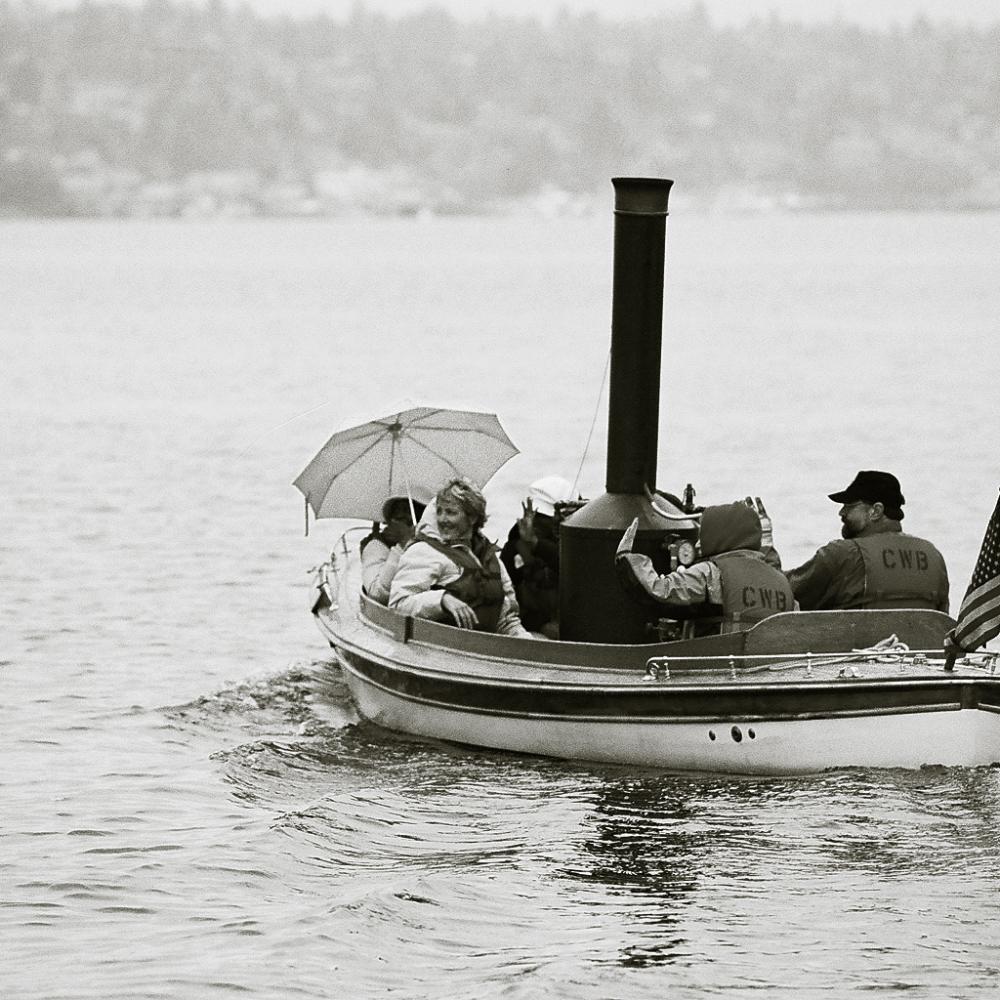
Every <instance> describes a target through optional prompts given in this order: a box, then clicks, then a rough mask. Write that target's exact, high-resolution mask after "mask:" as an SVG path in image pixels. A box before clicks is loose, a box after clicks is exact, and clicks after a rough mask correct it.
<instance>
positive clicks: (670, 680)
mask: <svg viewBox="0 0 1000 1000" xmlns="http://www.w3.org/2000/svg"><path fill="white" fill-rule="evenodd" d="M317 595H318V596H317ZM338 601H339V602H340V603H339V604H338ZM313 611H314V613H315V614H316V617H317V620H318V623H319V625H320V629H321V631H322V632H323V634H324V635H325V636H326V637H327V639H328V640H329V642H330V645H331V646H332V647H333V648H334V649H335V650H336V656H337V661H338V663H339V665H340V667H341V669H342V671H343V674H344V676H345V678H346V681H347V683H348V686H349V688H350V691H351V694H352V696H353V698H354V700H355V702H356V704H357V708H358V711H359V713H360V714H361V715H362V716H363V717H364V718H366V719H368V720H370V721H371V722H373V723H376V724H377V725H380V726H383V727H385V728H387V729H391V730H396V731H399V732H404V733H410V734H413V735H417V736H423V737H429V738H434V739H440V740H448V741H452V742H456V743H463V744H470V745H474V746H479V747H487V748H493V749H497V750H507V751H513V752H518V753H528V754H538V755H543V756H548V757H555V758H563V759H571V760H582V761H595V762H604V763H611V764H619V765H626V766H633V767H651V768H662V769H665V770H671V771H699V772H717V773H730V774H749V775H778V774H796V773H807V772H816V771H823V770H828V769H833V768H844V767H875V768H919V767H924V766H935V765H941V766H963V767H977V766H986V765H991V764H995V763H998V762H1000V677H997V676H995V675H994V673H993V671H992V669H988V668H987V667H986V666H985V665H984V664H978V665H974V664H966V665H964V666H961V667H960V668H959V669H958V670H955V671H946V670H945V669H944V664H943V661H941V660H938V661H932V660H927V658H926V657H924V656H920V657H912V656H897V657H895V658H893V657H888V658H886V657H883V656H870V655H869V656H865V655H864V654H862V653H858V654H857V655H855V651H856V648H857V645H856V643H855V645H854V646H852V645H851V644H850V643H851V642H852V641H854V640H856V639H857V638H858V637H859V636H865V635H866V632H865V630H867V638H866V639H865V641H868V642H870V641H871V636H872V635H876V634H879V633H880V630H882V629H883V628H884V627H886V625H887V623H888V624H892V623H895V624H897V625H899V624H902V625H906V624H907V621H908V619H907V617H906V616H907V615H910V616H918V617H913V620H912V622H910V624H911V625H912V627H913V628H914V629H915V630H916V631H915V634H917V635H926V629H927V628H929V629H930V630H931V634H934V630H935V629H938V628H940V627H941V625H942V623H941V622H939V621H938V620H937V619H936V618H935V616H937V615H938V613H937V612H877V611H874V612H846V613H840V612H820V613H818V614H819V615H820V616H823V615H828V616H830V617H829V618H822V617H820V618H814V619H812V621H813V623H816V622H818V627H819V628H820V631H819V632H817V631H813V632H811V633H810V634H809V638H810V639H815V640H821V639H822V638H823V636H824V635H825V633H824V631H823V630H824V629H827V627H829V628H832V629H833V630H834V631H835V632H836V631H837V630H839V634H840V636H841V640H843V639H845V637H846V641H847V645H842V646H841V648H844V649H846V650H847V652H846V653H844V654H836V653H835V654H832V655H831V654H829V653H826V654H819V655H817V656H815V657H814V656H813V654H809V656H810V657H811V658H810V659H809V660H808V661H806V660H805V657H804V656H802V654H797V655H798V656H799V658H800V660H801V662H797V663H789V662H787V661H784V660H782V659H781V658H780V656H778V654H764V655H761V656H757V657H756V658H755V655H754V654H753V652H752V650H753V649H755V648H759V647H760V646H761V643H762V642H763V644H764V647H767V646H768V642H770V641H782V642H783V641H786V640H787V635H788V629H789V628H791V629H792V630H793V631H792V634H793V635H794V634H795V630H798V629H800V628H801V627H802V626H803V624H806V625H809V623H810V621H811V620H810V619H809V617H808V616H807V615H805V614H803V613H800V612H796V613H793V614H791V615H788V616H784V617H787V618H788V623H787V625H785V624H783V623H782V622H780V621H776V619H775V618H772V619H768V620H767V623H762V625H764V624H766V625H767V629H766V630H765V629H763V627H762V626H758V630H760V633H761V634H765V633H766V635H765V639H764V640H761V638H760V635H757V636H755V635H754V632H751V633H746V634H745V635H746V639H745V642H744V638H743V637H741V638H740V642H743V643H744V644H743V646H741V647H740V650H741V651H740V652H739V653H735V654H733V655H731V656H728V657H727V656H725V655H723V656H719V655H705V656H701V655H698V656H695V655H691V654H690V651H689V647H686V648H687V649H688V652H678V651H677V650H676V649H672V648H668V647H670V644H665V645H661V646H659V647H656V646H650V647H646V646H643V647H637V646H600V645H593V644H582V643H560V642H541V641H538V642H532V641H529V640H519V639H510V638H507V637H500V636H486V635H482V634H479V633H468V632H465V631H464V630H461V629H455V628H449V627H447V626H442V625H435V624H434V623H428V622H420V621H414V620H412V619H408V618H403V617H402V616H398V615H394V614H393V613H392V612H389V611H388V609H385V608H382V607H380V606H376V605H373V604H372V603H371V602H368V601H366V600H359V598H358V596H357V590H356V588H355V586H354V584H353V581H352V579H351V577H350V576H348V577H347V579H346V580H338V579H335V575H328V576H327V578H326V581H325V583H324V584H323V585H322V586H321V587H320V588H319V590H318V591H317V592H316V594H314V600H313ZM941 617H942V618H945V619H946V616H941ZM946 620H947V619H946ZM768 623H770V624H768ZM914 623H915V624H914ZM852 629H853V630H854V631H851V630H852ZM858 629H861V631H860V632H859V631H858ZM921 629H924V630H925V631H924V632H923V633H921V631H920V630H921ZM941 634H943V633H941ZM775 635H777V637H778V639H777V640H775V639H774V637H775ZM751 637H754V639H753V641H751ZM714 638H715V639H719V640H720V642H721V641H722V640H721V637H714ZM827 640H829V636H827ZM713 641H714V640H713ZM726 641H729V640H726ZM699 642H703V640H699ZM755 643H756V645H755ZM675 645H676V644H675ZM705 648H707V649H708V650H709V653H711V650H712V649H718V648H722V647H721V645H720V644H719V643H716V645H715V646H713V645H712V643H711V642H709V643H708V644H707V646H704V645H703V646H699V650H701V649H705ZM798 648H799V649H801V646H800V647H798ZM665 652H670V653H671V654H672V656H673V658H672V659H671V660H670V661H669V662H670V665H671V666H670V668H668V669H667V670H664V671H662V673H661V674H660V675H657V676H650V674H649V673H648V672H647V670H646V669H645V668H646V666H647V660H648V658H649V657H657V656H660V657H662V656H663V655H664V653H665ZM838 657H839V658H838ZM845 657H846V660H845ZM719 660H721V661H722V664H719V663H718V662H716V661H719ZM760 660H763V661H764V662H763V664H761V663H759V662H758V661H760ZM737 661H738V663H737ZM726 664H728V667H727V666H726ZM755 665H756V666H755Z"/></svg>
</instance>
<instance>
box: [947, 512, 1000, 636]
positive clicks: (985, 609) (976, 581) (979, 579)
mask: <svg viewBox="0 0 1000 1000" xmlns="http://www.w3.org/2000/svg"><path fill="white" fill-rule="evenodd" d="M998 633H1000V500H998V501H997V506H996V509H995V510H994V511H993V516H992V517H991V518H990V523H989V526H988V527H987V528H986V537H985V538H983V547H982V548H981V549H980V550H979V558H978V559H977V560H976V568H975V570H973V573H972V582H971V583H970V584H969V589H968V590H967V591H966V592H965V598H964V600H963V601H962V607H961V608H960V609H959V612H958V624H957V625H956V626H955V631H954V638H955V642H956V643H957V644H958V645H959V646H961V648H962V649H964V650H968V651H971V650H974V649H978V648H979V647H980V646H982V645H984V644H985V643H987V642H989V641H990V639H993V638H994V637H995V636H996V635H997V634H998Z"/></svg>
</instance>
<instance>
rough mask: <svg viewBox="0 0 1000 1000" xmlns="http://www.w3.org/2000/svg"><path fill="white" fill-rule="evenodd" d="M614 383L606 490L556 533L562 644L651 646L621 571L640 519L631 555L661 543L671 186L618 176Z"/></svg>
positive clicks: (643, 613)
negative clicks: (625, 536)
mask: <svg viewBox="0 0 1000 1000" xmlns="http://www.w3.org/2000/svg"><path fill="white" fill-rule="evenodd" d="M612 184H614V187H615V237H614V287H613V295H614V297H613V300H612V305H611V385H610V400H609V407H608V457H607V475H606V479H605V489H606V490H607V492H606V493H604V494H602V495H601V496H599V497H595V498H594V499H593V500H591V501H590V502H589V503H588V504H586V506H584V507H582V508H581V509H580V510H578V511H577V512H576V513H575V514H573V515H572V516H571V517H569V518H568V519H567V520H566V521H564V522H563V524H562V525H561V527H560V531H559V559H560V571H559V637H560V639H568V640H570V641H574V642H597V643H642V642H648V641H650V633H649V630H648V628H647V621H648V609H646V608H644V607H642V606H641V605H640V604H639V603H638V602H636V601H635V600H633V599H632V597H631V596H630V595H628V594H626V593H625V592H624V591H623V590H622V588H621V585H620V584H619V582H618V577H617V575H616V573H615V567H614V561H615V549H616V548H617V547H618V542H619V540H620V539H621V536H622V532H623V531H624V530H625V529H626V528H627V527H628V526H629V524H631V523H632V520H633V518H638V520H639V530H638V533H637V535H636V542H635V551H636V552H646V554H647V555H650V556H652V555H654V553H656V551H657V547H658V546H659V544H660V542H661V540H662V538H663V522H662V520H660V519H656V517H655V515H654V514H653V513H652V512H651V509H650V506H649V504H648V502H647V501H646V498H645V488H646V487H647V486H649V488H650V489H653V488H654V487H655V485H656V448H657V425H658V423H659V410H660V341H661V338H662V334H663V265H664V257H665V247H666V223H667V198H668V196H669V194H670V187H671V185H672V184H673V181H668V180H661V179H658V178H645V177H616V178H614V179H613V180H612Z"/></svg>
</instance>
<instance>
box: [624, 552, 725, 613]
mask: <svg viewBox="0 0 1000 1000" xmlns="http://www.w3.org/2000/svg"><path fill="white" fill-rule="evenodd" d="M616 561H617V562H618V565H619V572H621V570H622V569H625V568H626V567H627V569H628V571H629V572H630V574H631V579H632V581H633V583H634V584H635V585H637V586H638V587H639V588H640V589H641V591H642V592H644V593H645V594H646V595H647V596H649V597H651V598H653V599H654V600H655V601H657V602H658V603H660V604H675V605H681V606H683V607H690V606H691V605H693V604H721V603H722V577H721V574H720V573H719V569H718V567H717V566H716V565H715V564H714V563H712V562H709V561H707V560H706V561H702V562H696V563H695V564H694V565H693V566H678V567H677V569H676V570H674V572H673V573H665V574H663V575H662V576H661V575H660V574H659V573H657V572H656V569H655V568H654V566H653V561H652V559H650V558H649V556H644V555H640V554H638V553H635V552H630V553H627V554H620V555H619V556H618V557H617V560H616Z"/></svg>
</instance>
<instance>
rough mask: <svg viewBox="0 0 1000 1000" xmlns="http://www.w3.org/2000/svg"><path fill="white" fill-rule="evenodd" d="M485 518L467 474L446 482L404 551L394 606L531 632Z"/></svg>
mask: <svg viewBox="0 0 1000 1000" xmlns="http://www.w3.org/2000/svg"><path fill="white" fill-rule="evenodd" d="M485 522H486V498H485V497H484V496H483V494H482V492H481V491H480V490H479V489H478V488H477V487H476V486H475V485H474V484H472V483H471V482H469V481H468V480H467V479H453V480H451V481H450V482H449V483H447V484H446V485H445V486H444V487H443V488H442V489H441V490H440V491H439V492H438V494H437V496H436V497H435V498H434V500H433V501H432V502H431V503H430V504H428V506H427V509H426V510H425V511H424V514H423V517H422V518H421V519H420V523H419V525H418V526H417V532H416V534H415V535H414V537H413V540H412V541H411V542H410V543H409V544H408V545H407V547H406V548H405V549H404V550H403V554H402V555H401V556H400V559H399V563H398V565H397V567H396V572H395V575H394V576H393V578H392V585H391V587H390V589H389V607H391V608H393V609H395V610H396V611H398V612H399V613H400V614H404V615H412V616H413V617H415V618H429V619H431V620H433V621H439V622H444V623H445V624H449V625H457V626H458V627H459V628H467V629H476V630H478V631H480V632H496V633H499V634H501V635H513V636H520V637H522V638H531V633H529V632H528V631H527V629H525V627H524V626H523V625H522V624H521V619H520V617H519V615H518V606H517V598H516V596H515V594H514V587H513V584H512V583H511V581H510V576H509V575H508V574H507V570H506V569H505V568H504V566H503V563H501V562H500V559H499V558H498V556H497V551H496V546H495V545H494V544H493V543H492V542H491V541H490V540H489V539H488V538H487V537H486V536H485V535H484V534H483V532H482V527H483V525H484V524H485Z"/></svg>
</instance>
